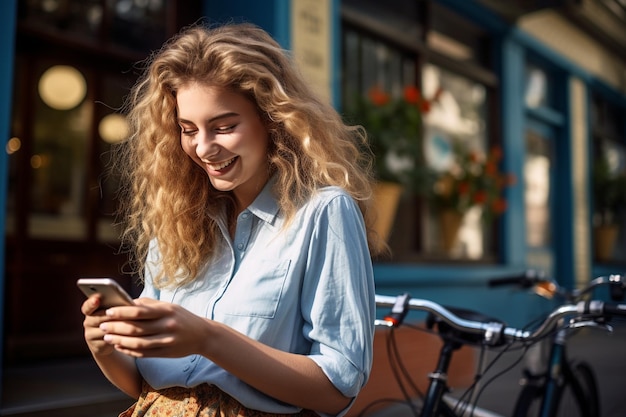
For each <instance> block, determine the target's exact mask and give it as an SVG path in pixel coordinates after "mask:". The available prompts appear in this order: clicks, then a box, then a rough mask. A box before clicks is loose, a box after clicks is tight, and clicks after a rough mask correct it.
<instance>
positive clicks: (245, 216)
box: [241, 213, 249, 219]
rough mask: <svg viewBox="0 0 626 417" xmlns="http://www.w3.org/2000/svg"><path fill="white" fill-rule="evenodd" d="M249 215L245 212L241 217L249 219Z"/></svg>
mask: <svg viewBox="0 0 626 417" xmlns="http://www.w3.org/2000/svg"><path fill="white" fill-rule="evenodd" d="M248 216H249V214H248V213H243V214H242V215H241V218H242V219H247V218H248Z"/></svg>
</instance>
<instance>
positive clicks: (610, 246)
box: [593, 224, 619, 261]
mask: <svg viewBox="0 0 626 417" xmlns="http://www.w3.org/2000/svg"><path fill="white" fill-rule="evenodd" d="M618 233H619V226H618V225H617V224H608V225H601V226H596V227H595V228H594V230H593V235H594V236H593V238H594V249H595V257H596V259H597V260H598V261H609V260H611V258H612V257H613V251H614V250H615V243H616V242H617V235H618Z"/></svg>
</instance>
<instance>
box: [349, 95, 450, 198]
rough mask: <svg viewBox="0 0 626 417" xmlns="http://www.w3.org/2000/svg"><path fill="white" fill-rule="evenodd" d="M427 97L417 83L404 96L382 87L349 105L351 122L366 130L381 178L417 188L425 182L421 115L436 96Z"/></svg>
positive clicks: (379, 177) (428, 108)
mask: <svg viewBox="0 0 626 417" xmlns="http://www.w3.org/2000/svg"><path fill="white" fill-rule="evenodd" d="M439 94H440V92H438V93H437V94H436V95H435V96H434V97H433V99H431V100H426V99H424V98H423V97H422V96H421V94H420V91H419V90H418V89H417V88H416V87H415V86H407V87H405V88H404V90H403V95H402V97H395V98H394V97H392V96H391V95H390V94H388V93H387V92H385V91H383V90H382V89H381V88H380V87H374V88H372V89H371V90H369V92H368V94H367V95H365V96H359V97H358V98H357V100H355V103H354V104H353V106H352V109H350V110H351V111H350V119H351V121H352V122H354V123H357V124H360V125H362V126H363V128H364V129H365V130H366V131H367V135H368V141H369V145H370V149H371V151H372V152H373V154H374V156H375V169H376V176H377V178H378V179H379V180H380V181H389V182H395V183H400V184H402V185H404V186H405V187H406V188H408V189H411V190H413V191H418V190H419V189H420V188H421V187H423V185H424V184H425V183H426V179H427V176H428V170H427V169H426V168H425V165H424V161H423V156H422V115H423V114H425V113H428V111H429V110H430V106H431V104H432V103H433V102H434V101H435V100H437V98H438V96H439Z"/></svg>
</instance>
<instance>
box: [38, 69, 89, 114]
mask: <svg viewBox="0 0 626 417" xmlns="http://www.w3.org/2000/svg"><path fill="white" fill-rule="evenodd" d="M86 94H87V83H86V81H85V77H83V74H81V73H80V71H78V70H77V69H76V68H74V67H71V66H68V65H55V66H53V67H50V68H48V69H47V70H46V72H44V73H43V75H42V76H41V78H40V79H39V95H40V96H41V99H42V100H43V101H44V103H46V104H47V105H48V106H50V107H52V108H53V109H57V110H69V109H73V108H74V107H76V106H78V105H79V104H80V103H81V102H82V101H83V99H84V98H85V95H86Z"/></svg>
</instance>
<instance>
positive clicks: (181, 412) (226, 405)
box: [119, 381, 319, 417]
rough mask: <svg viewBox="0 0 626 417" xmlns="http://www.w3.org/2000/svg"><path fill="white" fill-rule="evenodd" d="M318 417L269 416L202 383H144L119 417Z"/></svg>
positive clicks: (305, 416)
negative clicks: (187, 385)
mask: <svg viewBox="0 0 626 417" xmlns="http://www.w3.org/2000/svg"><path fill="white" fill-rule="evenodd" d="M144 416H146V417H148V416H152V417H157V416H158V417H195V416H198V417H319V416H318V414H317V413H315V412H313V411H308V410H303V411H301V412H300V413H298V414H272V413H264V412H262V411H257V410H251V409H249V408H246V407H244V406H243V405H241V404H240V403H239V402H238V401H237V400H235V399H234V398H233V397H231V396H230V395H228V394H226V393H225V392H223V391H222V390H220V389H219V388H217V387H215V386H213V385H208V384H203V385H199V386H197V387H193V388H183V387H171V388H165V389H162V390H158V391H157V390H155V389H153V388H152V387H151V386H150V385H148V384H147V383H146V382H145V381H144V383H143V389H142V392H141V396H140V397H139V400H137V402H136V403H135V404H134V405H132V406H131V407H130V408H129V409H128V410H126V411H124V412H123V413H122V414H120V415H119V417H144Z"/></svg>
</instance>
